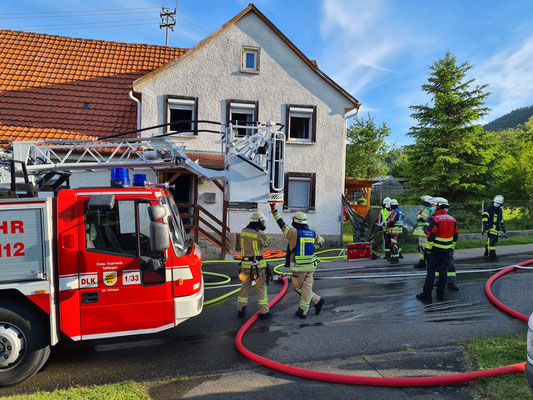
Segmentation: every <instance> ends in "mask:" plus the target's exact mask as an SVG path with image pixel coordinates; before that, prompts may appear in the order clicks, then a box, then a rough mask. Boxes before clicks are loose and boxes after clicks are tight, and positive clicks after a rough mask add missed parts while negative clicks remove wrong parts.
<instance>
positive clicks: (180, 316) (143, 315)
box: [0, 187, 204, 386]
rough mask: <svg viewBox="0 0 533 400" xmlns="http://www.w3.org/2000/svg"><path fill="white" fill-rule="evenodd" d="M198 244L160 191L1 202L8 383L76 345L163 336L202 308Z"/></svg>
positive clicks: (70, 192)
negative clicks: (62, 346)
mask: <svg viewBox="0 0 533 400" xmlns="http://www.w3.org/2000/svg"><path fill="white" fill-rule="evenodd" d="M203 294H204V288H203V279H202V271H201V252H200V249H199V247H198V246H197V245H196V244H195V243H193V242H191V241H190V240H188V239H186V236H185V231H184V229H183V225H182V222H181V220H180V217H179V213H178V209H177V207H176V204H175V202H174V198H173V196H172V195H171V194H170V192H169V191H167V190H165V189H160V188H145V187H131V188H94V187H92V188H85V189H63V190H60V191H59V192H58V193H57V195H56V196H55V197H53V198H25V199H22V198H20V199H2V200H0V321H1V322H2V323H1V325H0V385H2V386H6V385H13V384H17V383H19V382H21V381H23V380H25V379H27V378H29V377H31V376H32V375H33V374H35V373H36V372H37V371H38V370H39V369H40V368H41V367H42V365H43V364H44V363H45V362H46V359H47V358H48V354H49V352H50V346H51V345H54V344H56V343H57V342H58V340H59V338H60V336H61V335H63V336H66V337H68V338H70V339H72V340H87V339H98V338H109V337H119V336H126V335H135V334H144V333H152V332H158V331H161V330H164V329H168V328H172V327H175V326H176V325H178V324H179V323H181V322H183V321H185V320H186V319H188V318H190V317H193V316H195V315H198V314H199V313H200V312H201V311H202V307H203Z"/></svg>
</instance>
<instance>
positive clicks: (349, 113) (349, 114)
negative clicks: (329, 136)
mask: <svg viewBox="0 0 533 400" xmlns="http://www.w3.org/2000/svg"><path fill="white" fill-rule="evenodd" d="M360 108H361V103H357V104H356V105H355V107H354V108H352V109H351V110H350V111H348V112H346V113H345V114H344V117H343V118H344V133H345V136H346V130H347V129H348V127H347V126H346V125H347V121H348V119H350V118H354V117H357V115H359V109H360ZM354 110H355V113H354ZM344 111H346V109H345V110H344ZM343 164H344V173H345V174H346V143H345V144H344V161H343ZM343 182H345V179H343ZM345 191H346V188H345V186H344V185H343V189H342V194H343V195H344V192H345ZM340 221H341V223H340V228H341V232H340V244H341V247H342V245H343V243H342V241H343V239H344V229H343V228H344V205H341V214H340Z"/></svg>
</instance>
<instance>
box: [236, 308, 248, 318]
mask: <svg viewBox="0 0 533 400" xmlns="http://www.w3.org/2000/svg"><path fill="white" fill-rule="evenodd" d="M245 315H246V306H244V307H243V308H242V310H241V311H238V312H237V318H244V317H245Z"/></svg>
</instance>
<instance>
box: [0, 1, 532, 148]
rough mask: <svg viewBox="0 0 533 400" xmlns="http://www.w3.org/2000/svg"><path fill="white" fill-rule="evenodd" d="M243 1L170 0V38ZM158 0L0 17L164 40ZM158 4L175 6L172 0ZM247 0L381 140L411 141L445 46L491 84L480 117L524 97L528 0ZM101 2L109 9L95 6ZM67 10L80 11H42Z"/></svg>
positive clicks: (189, 37) (207, 27)
mask: <svg viewBox="0 0 533 400" xmlns="http://www.w3.org/2000/svg"><path fill="white" fill-rule="evenodd" d="M248 3H249V1H240V0H178V2H177V4H178V18H177V26H176V29H175V32H171V33H170V45H171V46H177V47H190V46H192V45H193V44H195V43H196V42H198V41H199V40H201V39H202V38H203V37H204V36H206V35H207V34H209V33H210V32H212V31H213V30H215V29H217V28H218V27H219V26H220V25H222V24H224V23H225V22H227V21H228V20H229V19H231V18H232V17H233V16H235V15H236V14H237V13H239V12H240V11H241V10H243V9H244V8H245V7H246V6H247V5H248ZM162 5H163V0H91V1H90V2H88V1H86V0H54V1H50V0H48V1H43V0H0V27H1V28H4V29H13V30H25V31H32V32H42V33H50V34H57V35H63V36H72V37H83V38H93V39H103V40H114V41H123V42H136V43H151V44H164V40H165V39H164V37H165V35H164V32H163V31H162V30H160V29H159V22H158V21H159V11H158V9H157V8H159V7H161V6H162ZM164 5H165V6H167V7H169V8H174V7H175V6H176V0H165V1H164ZM255 5H256V6H257V7H258V8H259V9H260V10H261V11H262V12H263V13H264V14H265V15H266V16H267V17H268V18H269V19H270V20H271V21H272V22H273V23H274V24H275V25H276V26H277V27H278V28H279V29H280V30H281V31H282V32H283V33H284V34H285V35H286V36H287V37H288V38H289V39H290V40H291V41H292V42H293V43H294V44H295V45H296V46H298V47H299V48H300V50H302V51H303V52H304V53H305V54H306V55H307V56H308V57H309V58H310V59H316V60H317V61H318V65H319V67H320V68H321V69H322V70H323V71H324V72H325V73H326V74H328V75H329V76H330V77H332V78H333V79H334V80H335V81H336V82H337V83H339V84H340V85H341V86H342V87H344V88H345V89H346V90H347V91H348V92H350V93H351V94H352V95H354V97H356V98H357V99H358V100H359V101H360V102H361V103H362V104H363V107H362V108H361V112H360V115H364V116H366V113H368V112H370V113H371V114H372V115H374V116H375V118H376V121H377V122H378V123H381V122H386V123H387V124H388V126H389V127H390V128H391V129H392V133H391V136H390V138H389V139H390V140H389V141H390V142H396V143H397V144H398V145H404V144H409V143H411V142H412V139H411V138H410V137H408V136H406V135H405V134H406V132H407V131H408V130H409V127H411V126H413V124H414V123H415V122H414V121H413V120H412V119H411V118H410V117H409V115H410V113H411V112H410V110H409V105H415V104H423V103H426V102H427V101H428V99H427V98H426V96H425V95H424V93H422V91H421V89H420V86H421V85H422V84H423V83H425V81H426V79H427V76H428V75H427V74H428V67H429V65H431V64H432V63H433V62H434V61H435V60H437V59H438V58H441V57H443V56H444V54H445V52H446V50H450V51H451V52H452V53H454V54H455V55H456V56H457V58H458V60H459V61H460V62H463V61H469V62H470V63H471V64H472V65H473V66H474V68H473V69H472V70H471V72H470V77H471V78H475V79H476V81H477V83H480V84H481V83H488V84H489V85H490V91H491V92H492V95H491V96H490V97H489V99H488V101H487V104H488V106H489V107H491V108H492V112H491V114H490V115H489V116H488V117H486V118H485V122H488V121H490V120H493V119H495V118H497V117H499V116H501V115H503V114H506V113H507V112H509V111H511V110H513V109H515V108H518V107H523V106H528V105H531V104H533V1H532V0H509V1H505V2H503V1H501V0H500V1H494V0H469V1H464V0H463V1H456V0H446V1H423V0H419V1H414V0H402V1H400V0H372V1H368V0H366V1H360V0H322V1H319V0H305V1H302V0H256V1H255ZM110 9H114V10H115V11H109V12H104V11H100V10H110ZM117 9H130V10H129V11H128V10H117ZM90 10H93V11H95V10H98V12H89V11H90ZM66 11H69V12H70V11H82V12H72V13H63V14H51V13H54V12H56V13H57V12H66ZM126 13H127V14H126ZM89 14H90V15H89ZM108 14H109V15H108ZM57 15H61V16H62V18H55V17H54V16H57ZM67 16H68V17H67ZM95 22H97V23H98V24H95ZM69 24H71V25H69Z"/></svg>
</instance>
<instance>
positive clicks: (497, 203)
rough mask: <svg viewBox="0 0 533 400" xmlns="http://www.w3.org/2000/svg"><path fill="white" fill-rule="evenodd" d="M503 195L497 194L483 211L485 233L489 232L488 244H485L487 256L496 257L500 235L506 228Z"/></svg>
mask: <svg viewBox="0 0 533 400" xmlns="http://www.w3.org/2000/svg"><path fill="white" fill-rule="evenodd" d="M502 204H503V196H502V195H500V194H499V195H497V196H495V197H494V199H493V200H492V204H491V205H490V206H488V207H487V208H485V211H484V212H483V218H482V219H481V221H482V222H483V233H485V232H487V244H486V245H485V257H487V256H488V257H490V258H495V257H497V256H496V243H498V237H499V236H500V235H501V234H502V232H503V233H505V232H507V231H506V230H505V225H504V223H503V215H502V207H501V206H502Z"/></svg>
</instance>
